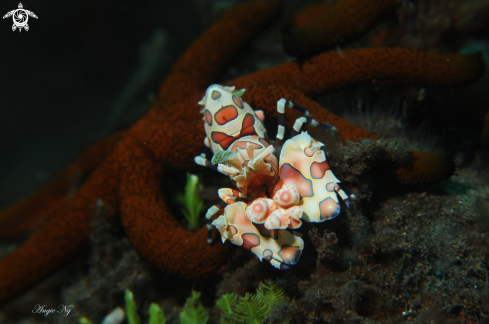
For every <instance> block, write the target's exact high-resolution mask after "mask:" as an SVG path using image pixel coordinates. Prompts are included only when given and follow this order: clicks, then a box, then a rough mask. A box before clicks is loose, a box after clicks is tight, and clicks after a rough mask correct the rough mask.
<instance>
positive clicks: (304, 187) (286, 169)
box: [280, 163, 314, 197]
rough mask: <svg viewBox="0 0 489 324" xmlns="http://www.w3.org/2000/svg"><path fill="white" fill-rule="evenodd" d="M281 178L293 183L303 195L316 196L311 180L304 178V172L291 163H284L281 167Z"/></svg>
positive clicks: (285, 181)
mask: <svg viewBox="0 0 489 324" xmlns="http://www.w3.org/2000/svg"><path fill="white" fill-rule="evenodd" d="M280 179H282V180H283V182H284V183H290V184H293V185H294V186H295V187H296V188H297V190H298V191H299V195H300V196H301V197H312V196H314V191H313V189H312V182H311V180H309V179H306V178H304V176H303V175H302V173H301V172H300V171H299V170H297V169H296V168H294V167H293V166H291V165H290V164H289V163H284V164H283V165H282V166H281V167H280Z"/></svg>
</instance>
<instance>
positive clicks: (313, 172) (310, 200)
mask: <svg viewBox="0 0 489 324" xmlns="http://www.w3.org/2000/svg"><path fill="white" fill-rule="evenodd" d="M321 146H323V144H322V143H320V142H318V141H316V140H315V139H313V138H312V137H311V136H310V135H309V134H308V133H307V132H302V133H301V134H299V135H296V136H294V137H293V138H291V139H289V140H287V141H286V142H285V144H284V146H283V148H282V152H281V154H280V159H279V161H280V166H279V170H280V171H279V172H280V179H281V180H282V181H283V183H284V187H285V186H286V185H293V186H294V187H295V188H296V189H297V191H298V192H299V195H300V202H299V203H298V206H299V207H301V208H302V210H303V214H302V219H304V220H305V221H308V222H315V223H317V222H323V221H325V220H329V219H332V218H334V217H336V216H338V215H339V214H340V204H339V202H338V196H337V195H336V191H339V190H340V188H339V186H338V185H337V183H340V181H339V180H338V179H337V178H336V177H335V175H334V174H333V172H332V171H331V170H330V169H329V165H328V163H327V162H326V156H325V154H324V152H323V151H322V150H321V149H320V147H321Z"/></svg>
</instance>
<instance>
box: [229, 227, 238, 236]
mask: <svg viewBox="0 0 489 324" xmlns="http://www.w3.org/2000/svg"><path fill="white" fill-rule="evenodd" d="M229 231H230V232H231V233H233V235H236V233H238V229H237V228H236V227H234V226H233V225H229Z"/></svg>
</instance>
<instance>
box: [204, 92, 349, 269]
mask: <svg viewBox="0 0 489 324" xmlns="http://www.w3.org/2000/svg"><path fill="white" fill-rule="evenodd" d="M243 93H244V89H243V90H239V91H236V90H235V88H234V87H223V86H220V85H211V86H210V87H209V88H208V89H207V91H206V94H205V96H204V97H203V98H202V100H201V101H200V102H199V104H200V105H202V106H204V108H203V109H202V111H201V112H202V113H203V114H204V118H203V120H204V127H205V131H206V138H205V140H204V143H205V145H206V147H208V148H210V149H211V150H212V152H213V153H214V155H213V157H212V160H211V162H209V161H208V160H206V159H205V154H202V155H201V156H197V157H196V158H195V162H196V163H197V164H199V165H202V166H206V167H210V168H213V169H216V170H217V171H219V172H221V173H223V174H226V175H228V176H229V177H230V178H231V180H232V181H233V183H234V184H235V185H236V187H237V189H238V190H236V189H232V188H221V189H219V190H218V195H219V197H220V199H221V200H222V202H220V203H218V204H216V205H214V206H212V207H211V208H209V210H208V211H207V213H206V219H207V220H208V225H207V226H208V230H209V236H208V240H209V242H211V238H212V237H211V230H212V225H214V226H215V227H216V228H217V229H218V230H219V232H220V234H221V238H222V240H223V242H224V241H225V240H226V239H229V240H230V241H231V242H232V243H233V244H236V245H239V246H243V247H245V248H247V249H249V250H251V251H252V252H253V253H255V254H256V255H257V256H258V258H259V259H260V260H262V259H263V258H265V259H266V260H268V261H270V263H271V264H272V265H273V266H275V267H277V268H280V269H286V268H288V267H289V266H290V265H294V264H295V263H297V261H298V260H299V257H300V255H301V253H302V250H303V247H304V242H303V240H302V239H301V238H300V236H299V234H298V233H295V232H294V233H291V232H290V231H288V230H287V229H296V228H299V227H300V226H301V224H302V221H301V219H302V218H304V219H305V220H306V221H310V222H321V221H324V220H327V219H331V218H333V217H335V216H337V215H338V214H339V211H340V205H339V201H338V198H337V193H338V194H339V195H340V197H341V198H342V199H343V200H344V201H345V202H346V203H347V206H349V204H348V202H349V195H348V194H347V193H346V192H345V191H344V190H343V189H341V188H340V187H339V185H338V183H339V180H338V179H336V177H335V176H334V175H333V173H332V172H331V170H329V166H328V164H327V162H326V157H325V155H324V152H323V151H321V150H320V149H319V148H320V146H321V145H322V144H321V143H319V142H317V141H316V140H314V139H312V138H311V137H310V136H309V135H308V134H307V133H302V134H300V135H297V133H298V132H299V131H300V129H301V128H302V125H303V124H304V123H309V124H311V125H314V126H316V125H322V124H319V123H317V122H316V121H315V120H313V119H310V118H306V117H301V118H298V119H297V120H296V122H295V124H294V127H293V130H292V132H291V139H289V140H288V141H287V142H286V143H285V145H284V147H283V149H282V153H281V158H280V167H279V164H278V161H277V158H276V157H275V156H274V155H273V153H274V150H275V148H276V147H277V146H278V145H280V144H281V142H282V140H283V136H284V132H285V127H284V124H285V115H284V114H285V108H286V107H287V108H294V109H297V110H299V111H301V112H305V113H306V114H307V111H305V110H304V109H302V108H300V107H297V106H295V105H294V104H293V103H292V102H290V101H287V100H285V99H280V100H279V101H278V102H277V112H278V124H279V125H278V132H277V136H276V139H275V141H274V143H273V145H271V144H270V143H269V141H268V136H267V133H266V129H265V127H264V125H263V120H264V114H263V112H262V111H254V110H253V109H252V108H251V107H250V106H249V105H248V104H247V103H246V102H244V101H242V100H241V99H240V97H241V96H242V95H243ZM323 126H325V127H328V126H327V125H323ZM295 135H297V136H295ZM267 194H268V195H270V196H271V197H272V199H270V198H269V197H268V195H267ZM238 200H242V201H238ZM243 200H244V201H247V202H248V203H244V202H243ZM316 205H317V206H316ZM223 207H225V208H224V214H223V215H221V216H219V217H218V218H217V219H216V220H214V222H212V225H211V224H210V220H211V218H212V217H213V216H214V215H215V214H217V213H218V212H219V211H220V210H221V209H222V208H223Z"/></svg>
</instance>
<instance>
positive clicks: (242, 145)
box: [231, 141, 262, 152]
mask: <svg viewBox="0 0 489 324" xmlns="http://www.w3.org/2000/svg"><path fill="white" fill-rule="evenodd" d="M246 143H250V144H252V145H253V147H254V149H255V150H258V149H261V148H262V146H261V145H259V144H256V143H253V142H248V141H237V142H236V143H234V144H233V146H232V147H231V151H233V152H237V151H238V149H237V148H238V147H239V148H241V149H246Z"/></svg>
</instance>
